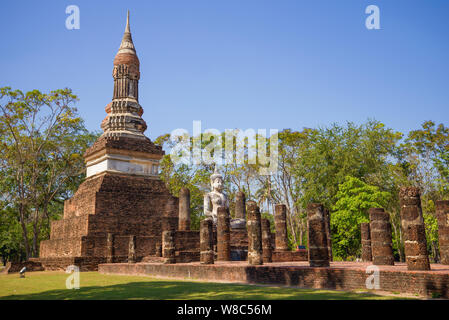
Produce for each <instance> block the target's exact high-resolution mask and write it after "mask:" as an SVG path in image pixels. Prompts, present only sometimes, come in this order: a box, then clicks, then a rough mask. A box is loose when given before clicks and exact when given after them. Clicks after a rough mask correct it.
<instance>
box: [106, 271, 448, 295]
mask: <svg viewBox="0 0 449 320" xmlns="http://www.w3.org/2000/svg"><path fill="white" fill-rule="evenodd" d="M99 272H100V273H104V274H128V275H129V274H131V275H151V276H159V277H170V278H192V279H196V280H207V281H229V282H246V283H253V284H270V285H286V286H298V287H302V288H315V289H337V290H356V289H363V290H366V279H367V277H368V276H369V275H368V274H366V270H365V269H364V268H347V267H345V268H335V267H332V268H328V267H324V268H323V267H321V268H314V267H308V266H303V267H297V266H294V267H288V266H276V267H274V266H271V265H270V266H263V265H262V266H248V265H217V264H215V265H199V264H198V265H192V264H174V265H161V264H134V265H130V264H103V265H100V267H99ZM380 290H382V291H391V292H401V293H410V294H419V295H424V296H429V297H431V296H432V295H435V294H438V295H440V296H441V297H443V298H449V274H447V273H429V272H416V271H415V272H409V271H391V270H381V271H380Z"/></svg>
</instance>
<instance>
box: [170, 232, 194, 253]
mask: <svg viewBox="0 0 449 320" xmlns="http://www.w3.org/2000/svg"><path fill="white" fill-rule="evenodd" d="M175 247H176V250H177V251H198V252H199V251H200V232H199V231H177V232H176V234H175Z"/></svg>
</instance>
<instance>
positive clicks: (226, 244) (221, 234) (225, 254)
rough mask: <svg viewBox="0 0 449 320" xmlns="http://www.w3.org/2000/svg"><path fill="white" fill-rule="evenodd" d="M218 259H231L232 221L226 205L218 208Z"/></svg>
mask: <svg viewBox="0 0 449 320" xmlns="http://www.w3.org/2000/svg"><path fill="white" fill-rule="evenodd" d="M217 260H219V261H231V221H230V217H229V212H228V209H226V207H218V208H217Z"/></svg>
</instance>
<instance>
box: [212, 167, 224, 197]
mask: <svg viewBox="0 0 449 320" xmlns="http://www.w3.org/2000/svg"><path fill="white" fill-rule="evenodd" d="M210 185H211V189H212V191H215V192H218V193H222V192H223V176H222V175H221V174H220V173H219V172H218V170H217V166H216V165H215V169H214V173H213V174H212V175H211V176H210Z"/></svg>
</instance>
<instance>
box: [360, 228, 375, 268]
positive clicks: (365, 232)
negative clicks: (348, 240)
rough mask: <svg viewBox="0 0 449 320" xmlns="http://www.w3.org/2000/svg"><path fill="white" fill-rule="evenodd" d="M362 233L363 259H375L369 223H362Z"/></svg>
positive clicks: (364, 260) (365, 260)
mask: <svg viewBox="0 0 449 320" xmlns="http://www.w3.org/2000/svg"><path fill="white" fill-rule="evenodd" d="M360 235H361V238H362V261H363V262H368V261H373V256H372V253H371V234H370V227H369V223H361V224H360Z"/></svg>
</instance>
